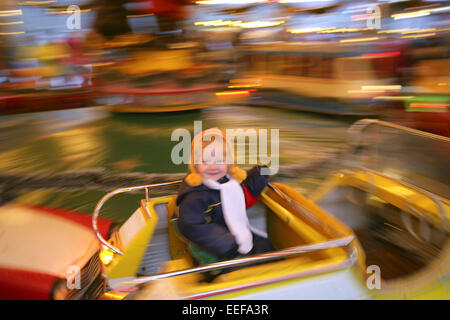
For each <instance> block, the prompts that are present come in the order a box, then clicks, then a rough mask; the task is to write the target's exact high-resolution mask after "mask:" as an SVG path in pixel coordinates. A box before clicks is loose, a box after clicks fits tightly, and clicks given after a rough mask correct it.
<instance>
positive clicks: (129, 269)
mask: <svg viewBox="0 0 450 320" xmlns="http://www.w3.org/2000/svg"><path fill="white" fill-rule="evenodd" d="M154 205H155V201H153V200H150V203H149V204H148V209H149V211H150V214H151V217H150V218H149V219H147V220H146V225H145V226H144V227H143V228H142V229H141V230H140V231H139V233H138V234H137V235H136V237H135V238H134V239H133V240H132V241H131V242H130V244H129V246H128V247H127V250H126V251H125V252H124V254H123V256H119V255H115V258H114V261H113V262H112V263H111V265H110V266H108V267H107V268H106V272H107V276H108V278H110V279H114V278H123V277H132V276H136V273H137V270H138V268H139V265H140V263H141V260H142V257H143V256H144V254H145V250H146V249H147V245H148V243H149V242H150V240H151V237H152V235H153V232H154V230H155V227H156V224H157V223H158V214H157V213H156V211H155V209H154ZM141 210H142V209H141Z"/></svg>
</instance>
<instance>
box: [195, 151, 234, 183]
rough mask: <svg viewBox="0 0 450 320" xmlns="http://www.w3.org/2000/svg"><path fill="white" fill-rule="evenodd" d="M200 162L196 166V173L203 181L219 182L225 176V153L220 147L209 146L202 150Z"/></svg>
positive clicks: (226, 169)
mask: <svg viewBox="0 0 450 320" xmlns="http://www.w3.org/2000/svg"><path fill="white" fill-rule="evenodd" d="M202 151H203V155H202V162H201V163H199V164H197V165H196V170H197V172H198V173H199V174H200V175H201V176H202V177H203V179H205V180H206V179H212V180H214V181H217V180H219V179H220V178H222V177H223V176H225V175H226V174H227V171H228V164H227V163H226V161H225V160H226V153H225V150H224V149H223V147H222V145H216V146H215V145H214V144H211V145H209V148H204V149H203V150H202Z"/></svg>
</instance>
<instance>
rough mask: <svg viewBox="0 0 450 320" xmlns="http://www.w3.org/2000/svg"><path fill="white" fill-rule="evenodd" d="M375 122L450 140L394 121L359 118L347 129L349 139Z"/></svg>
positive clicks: (416, 133)
mask: <svg viewBox="0 0 450 320" xmlns="http://www.w3.org/2000/svg"><path fill="white" fill-rule="evenodd" d="M375 124H378V125H380V126H383V127H389V128H394V129H398V130H401V131H407V132H409V133H412V134H415V135H418V136H422V137H427V138H430V139H436V140H441V141H445V142H450V138H447V137H444V136H440V135H437V134H434V133H429V132H425V131H420V130H417V129H412V128H408V127H404V126H401V125H398V124H394V123H390V122H386V121H382V120H376V119H361V120H358V121H356V122H355V123H354V124H352V126H351V127H350V128H349V129H348V131H347V132H348V134H349V136H350V139H352V138H355V137H357V138H360V137H361V135H362V132H363V130H364V129H366V128H367V127H368V126H371V125H375ZM355 140H356V139H355Z"/></svg>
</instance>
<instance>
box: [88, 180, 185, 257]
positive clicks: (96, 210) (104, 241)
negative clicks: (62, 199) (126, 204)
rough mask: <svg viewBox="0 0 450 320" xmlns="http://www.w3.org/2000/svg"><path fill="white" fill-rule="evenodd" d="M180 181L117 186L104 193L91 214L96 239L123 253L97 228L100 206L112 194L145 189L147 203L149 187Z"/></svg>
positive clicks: (179, 181)
mask: <svg viewBox="0 0 450 320" xmlns="http://www.w3.org/2000/svg"><path fill="white" fill-rule="evenodd" d="M181 181H182V180H176V181H171V182H163V183H154V184H148V185H143V186H136V187H127V188H119V189H116V190H113V191H111V192H109V193H107V194H106V195H104V196H103V198H102V199H101V200H100V201H99V202H98V203H97V206H96V207H95V209H94V213H93V214H92V228H93V229H94V232H95V235H96V236H97V238H98V240H99V241H100V242H101V243H102V244H104V245H105V246H107V247H108V248H109V249H111V250H112V251H114V252H115V253H117V254H120V255H123V252H122V251H120V250H119V249H117V248H116V247H114V246H113V245H111V244H110V243H109V242H108V241H106V240H105V239H104V238H103V237H102V235H101V234H100V232H99V230H98V225H97V218H98V216H99V215H100V210H101V208H102V207H103V205H104V204H105V202H106V201H108V200H109V199H110V198H112V197H113V196H115V195H118V194H120V193H125V192H133V191H137V190H145V202H146V203H148V202H149V200H150V196H149V189H151V188H156V187H163V186H169V185H175V184H179V183H181ZM144 207H146V206H144Z"/></svg>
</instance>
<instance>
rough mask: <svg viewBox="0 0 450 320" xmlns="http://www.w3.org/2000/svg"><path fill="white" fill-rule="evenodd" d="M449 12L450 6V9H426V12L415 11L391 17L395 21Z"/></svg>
mask: <svg viewBox="0 0 450 320" xmlns="http://www.w3.org/2000/svg"><path fill="white" fill-rule="evenodd" d="M449 10H450V6H449V7H440V8H435V9H424V10H418V11H413V12H405V13H397V14H393V15H391V18H394V19H395V20H399V19H409V18H417V17H423V16H428V15H430V14H432V13H441V12H446V11H449Z"/></svg>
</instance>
